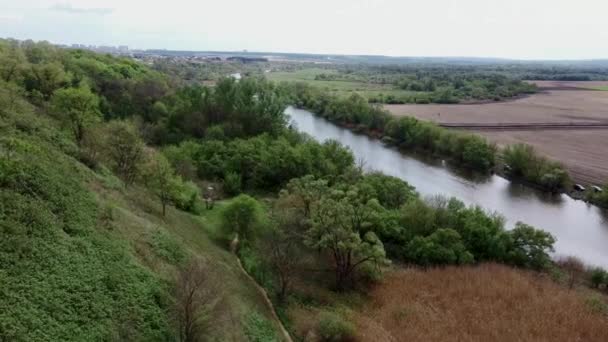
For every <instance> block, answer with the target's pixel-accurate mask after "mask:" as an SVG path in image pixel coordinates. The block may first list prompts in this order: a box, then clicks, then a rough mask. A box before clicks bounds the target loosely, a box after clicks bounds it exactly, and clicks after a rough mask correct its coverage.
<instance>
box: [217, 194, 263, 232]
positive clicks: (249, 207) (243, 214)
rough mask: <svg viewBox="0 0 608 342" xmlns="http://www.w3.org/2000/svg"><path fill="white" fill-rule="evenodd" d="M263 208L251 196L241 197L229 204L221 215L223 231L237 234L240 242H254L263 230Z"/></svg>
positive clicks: (243, 195)
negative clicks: (261, 229) (260, 230)
mask: <svg viewBox="0 0 608 342" xmlns="http://www.w3.org/2000/svg"><path fill="white" fill-rule="evenodd" d="M261 223H262V208H261V206H260V204H259V203H258V201H257V200H256V199H255V198H253V197H251V196H249V195H245V194H242V195H239V196H237V197H235V198H234V199H233V200H232V201H231V202H230V204H228V205H227V206H226V207H225V208H224V209H223V210H222V214H221V225H222V228H223V230H224V231H225V232H226V233H229V234H235V235H236V239H238V240H239V241H241V240H243V241H246V242H247V241H252V240H254V239H255V238H256V236H257V235H258V233H259V229H260V228H261V227H260V226H261Z"/></svg>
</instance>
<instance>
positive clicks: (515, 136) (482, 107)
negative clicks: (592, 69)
mask: <svg viewBox="0 0 608 342" xmlns="http://www.w3.org/2000/svg"><path fill="white" fill-rule="evenodd" d="M605 84H608V82H553V81H551V82H549V81H544V82H541V84H540V85H539V86H541V89H542V91H541V92H539V93H538V94H535V95H532V96H529V97H526V98H522V99H519V100H515V101H508V102H497V103H490V104H472V105H437V104H431V105H386V106H385V108H387V109H388V110H389V111H391V113H393V114H394V115H397V116H401V115H411V116H414V117H416V118H418V119H421V120H429V121H434V122H438V123H496V124H502V123H554V122H555V123H572V122H577V123H582V122H590V123H598V122H606V121H608V91H593V90H580V89H583V88H584V87H589V86H598V85H605ZM551 87H554V88H555V89H551ZM560 87H561V88H560ZM557 88H560V89H565V88H567V89H568V90H560V89H557ZM571 88H577V89H578V90H572V89H571ZM547 89H549V90H547ZM476 133H478V134H482V135H484V136H485V137H487V138H488V139H490V140H491V141H494V142H496V143H498V144H500V145H504V144H510V143H515V142H523V143H527V144H530V145H532V146H534V147H535V148H536V149H537V150H538V151H539V152H541V153H543V154H545V155H547V156H549V157H551V158H553V159H555V160H558V161H561V162H562V163H563V164H564V165H565V166H566V167H567V168H568V169H569V170H570V171H571V173H572V175H573V177H574V179H575V181H577V182H581V183H593V184H603V183H606V182H608V146H607V145H608V130H600V129H597V130H595V129H594V130H589V129H586V130H580V131H579V130H563V131H561V130H558V131H555V130H547V131H543V130H534V131H486V132H476Z"/></svg>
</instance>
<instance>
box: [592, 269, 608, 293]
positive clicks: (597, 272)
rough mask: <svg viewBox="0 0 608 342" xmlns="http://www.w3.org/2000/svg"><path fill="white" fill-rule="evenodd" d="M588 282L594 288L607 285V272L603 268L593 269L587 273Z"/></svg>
mask: <svg viewBox="0 0 608 342" xmlns="http://www.w3.org/2000/svg"><path fill="white" fill-rule="evenodd" d="M589 281H590V282H591V285H592V286H593V287H595V288H599V287H600V286H601V285H603V284H606V283H608V272H606V270H604V269H603V268H599V267H597V268H594V269H592V270H591V271H590V272H589Z"/></svg>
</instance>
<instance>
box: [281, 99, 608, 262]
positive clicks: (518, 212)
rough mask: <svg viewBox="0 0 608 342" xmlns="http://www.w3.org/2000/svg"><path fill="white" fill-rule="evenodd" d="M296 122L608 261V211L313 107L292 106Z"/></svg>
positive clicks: (428, 192) (400, 173)
mask: <svg viewBox="0 0 608 342" xmlns="http://www.w3.org/2000/svg"><path fill="white" fill-rule="evenodd" d="M287 113H288V114H289V115H290V116H291V118H292V122H293V124H294V126H295V127H296V128H297V129H299V130H300V131H302V132H305V133H308V134H310V135H311V136H313V137H314V138H315V139H317V140H320V141H323V140H326V139H335V140H337V141H339V142H341V143H342V144H344V145H346V146H348V147H349V148H350V149H351V150H352V152H353V154H354V155H355V158H356V159H363V160H365V162H366V167H367V168H368V169H373V170H378V171H382V172H384V173H386V174H389V175H391V176H396V177H399V178H402V179H404V180H406V181H408V182H409V183H410V184H412V185H413V186H415V187H416V190H417V191H418V192H419V193H420V194H421V195H422V196H432V195H437V194H442V195H445V196H454V197H457V198H459V199H460V200H462V201H464V202H465V203H467V204H476V205H480V206H482V207H484V208H485V209H487V210H490V211H496V212H499V213H501V214H502V215H503V216H504V217H505V219H506V222H507V227H509V228H510V227H512V226H513V225H514V224H515V223H516V222H518V221H522V222H526V223H528V224H531V225H533V226H535V227H537V228H541V229H544V230H547V231H549V232H551V233H552V234H553V235H554V236H555V237H556V238H557V242H556V244H555V248H556V254H559V255H576V256H578V257H580V258H581V259H582V260H583V261H585V262H586V263H588V264H593V265H601V266H604V267H608V248H607V246H608V212H607V211H606V210H601V209H599V208H597V207H594V206H590V205H588V204H587V203H585V202H582V201H575V200H573V199H571V198H570V197H568V196H566V195H551V194H547V193H544V192H542V191H538V190H536V189H533V188H530V187H526V186H524V185H522V184H517V183H513V182H509V181H507V180H506V179H504V178H502V177H499V176H496V175H480V174H476V173H472V172H470V171H467V170H463V169H460V168H457V167H454V166H452V165H449V163H445V162H442V161H441V160H437V159H435V158H430V156H428V155H424V154H407V155H404V154H402V153H400V152H399V151H397V150H396V149H395V148H388V147H386V146H384V145H383V144H382V143H381V142H380V141H378V140H375V139H371V138H369V137H367V136H364V135H357V134H354V133H352V132H350V131H349V130H347V129H343V128H341V127H338V126H336V125H333V124H331V123H329V122H327V121H325V120H323V119H320V118H317V117H315V116H314V115H312V114H311V113H309V112H307V111H304V110H299V109H295V108H289V109H288V111H287Z"/></svg>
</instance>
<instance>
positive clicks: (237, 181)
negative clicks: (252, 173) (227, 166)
mask: <svg viewBox="0 0 608 342" xmlns="http://www.w3.org/2000/svg"><path fill="white" fill-rule="evenodd" d="M241 182H242V180H241V175H240V174H238V173H236V172H227V173H226V175H225V176H224V192H225V193H226V194H228V195H230V196H235V195H238V194H240V193H241Z"/></svg>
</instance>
